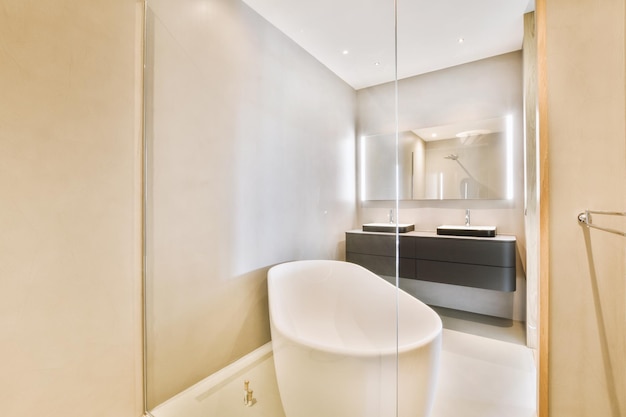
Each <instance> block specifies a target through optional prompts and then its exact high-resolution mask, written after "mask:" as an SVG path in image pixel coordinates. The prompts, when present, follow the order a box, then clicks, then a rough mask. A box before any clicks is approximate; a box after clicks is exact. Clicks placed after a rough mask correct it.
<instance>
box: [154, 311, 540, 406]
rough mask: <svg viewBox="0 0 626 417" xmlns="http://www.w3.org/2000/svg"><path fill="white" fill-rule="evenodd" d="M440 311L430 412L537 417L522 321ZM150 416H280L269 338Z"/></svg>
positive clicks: (530, 353) (530, 357)
mask: <svg viewBox="0 0 626 417" xmlns="http://www.w3.org/2000/svg"><path fill="white" fill-rule="evenodd" d="M438 312H439V313H440V315H441V316H442V319H443V322H444V327H445V328H444V331H443V347H442V355H441V365H440V372H439V381H438V385H437V394H436V397H435V403H434V406H433V410H432V413H431V416H430V417H502V416H506V417H534V416H536V412H535V404H536V401H535V395H536V394H535V391H536V390H535V381H536V377H535V363H534V358H533V351H532V350H530V349H528V348H527V347H526V346H524V344H523V343H524V342H523V325H522V324H521V323H515V322H507V321H506V320H504V321H503V320H500V321H498V320H499V319H495V321H494V320H493V319H490V318H485V317H484V316H482V317H481V316H478V315H471V314H470V315H465V314H464V313H460V315H459V314H458V312H454V311H449V310H445V309H444V310H442V311H439V310H438ZM453 329H462V330H463V331H459V330H453ZM472 333H473V334H472ZM485 336H488V337H485ZM498 339H500V340H498ZM244 380H249V381H250V388H251V389H252V390H253V391H254V397H255V398H256V402H255V404H254V405H253V406H251V407H245V406H244V405H243V381H244ZM152 414H153V415H154V416H155V417H285V414H284V412H283V410H282V407H281V404H280V397H279V394H278V387H277V385H276V376H275V374H274V362H273V357H272V352H271V344H267V345H265V346H264V347H262V348H260V349H258V350H257V351H255V352H254V353H253V354H251V355H248V356H247V357H246V358H244V359H242V360H241V361H239V362H238V363H235V364H233V365H232V366H231V367H228V368H225V369H224V370H222V371H220V372H219V373H218V374H215V375H212V376H211V377H209V378H207V379H206V380H204V381H202V382H200V383H198V384H196V385H195V386H193V387H191V388H190V389H188V390H186V391H184V392H182V393H181V394H179V395H177V396H175V397H174V398H172V399H170V400H169V401H167V402H165V403H164V404H161V405H160V406H159V407H157V408H156V409H155V410H153V411H152Z"/></svg>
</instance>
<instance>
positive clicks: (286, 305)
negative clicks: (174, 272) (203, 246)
mask: <svg viewBox="0 0 626 417" xmlns="http://www.w3.org/2000/svg"><path fill="white" fill-rule="evenodd" d="M268 293H269V310H270V328H271V334H272V344H273V350H274V363H275V368H276V377H277V380H278V388H279V392H280V397H281V400H282V403H283V408H284V410H285V415H286V416H287V417H357V416H358V417H395V416H396V407H397V411H398V413H397V416H400V417H409V416H410V417H426V416H428V415H429V413H430V409H431V406H432V402H433V398H434V390H435V383H436V379H437V378H436V377H437V371H438V363H439V352H440V350H441V328H442V327H441V319H440V318H439V316H438V315H437V314H436V313H435V312H434V311H433V310H432V309H431V308H430V307H428V306H427V305H426V304H424V303H422V302H421V301H419V300H417V299H415V298H414V297H412V296H410V295H409V294H407V293H405V292H404V291H402V290H398V291H397V292H396V288H395V287H394V286H393V285H391V284H389V283H388V282H387V281H385V280H383V279H382V278H380V277H379V276H377V275H375V274H373V273H372V272H370V271H368V270H367V269H365V268H363V267H361V266H359V265H356V264H352V263H347V262H340V261H296V262H290V263H285V264H281V265H277V266H275V267H273V268H271V269H270V271H269V272H268ZM396 300H398V303H396ZM396 305H397V306H398V317H399V321H398V322H396ZM396 326H397V327H396ZM396 328H397V329H398V331H396ZM396 342H397V343H396ZM396 346H397V347H396ZM396 353H398V356H397V358H398V361H397V362H396ZM396 371H397V372H396ZM396 394H397V395H396ZM396 404H397V406H396Z"/></svg>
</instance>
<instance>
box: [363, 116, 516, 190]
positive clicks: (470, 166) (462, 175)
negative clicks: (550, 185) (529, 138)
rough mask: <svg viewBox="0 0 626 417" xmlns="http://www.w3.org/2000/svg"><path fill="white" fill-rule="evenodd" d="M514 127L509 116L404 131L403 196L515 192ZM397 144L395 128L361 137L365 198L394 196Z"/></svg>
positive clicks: (400, 173)
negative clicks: (513, 162)
mask: <svg viewBox="0 0 626 417" xmlns="http://www.w3.org/2000/svg"><path fill="white" fill-rule="evenodd" d="M511 130H512V117H511V116H506V117H498V118H492V119H484V120H477V121H473V122H463V123H456V124H450V125H444V126H433V127H426V128H420V129H414V130H407V131H403V132H399V133H398V181H399V184H398V192H399V198H400V199H401V200H448V199H463V200H467V199H508V198H510V197H511V196H512V190H511V187H512V180H511V179H510V176H511V174H512V172H511V170H510V169H509V167H510V165H511V163H512V156H511V152H512V143H511V140H512V136H513V134H512V131H511ZM395 145H396V137H395V133H392V134H383V135H371V136H364V137H363V138H362V143H361V147H360V149H361V158H362V160H361V164H362V166H361V168H362V169H361V177H362V178H361V181H362V185H363V190H362V194H363V199H364V200H393V199H394V198H395V191H396V189H395V180H396V179H395V176H394V175H393V172H394V166H395V164H396V150H395Z"/></svg>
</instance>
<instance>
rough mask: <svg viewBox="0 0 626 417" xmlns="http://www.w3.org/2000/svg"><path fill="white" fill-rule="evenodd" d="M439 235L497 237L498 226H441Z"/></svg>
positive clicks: (438, 231)
mask: <svg viewBox="0 0 626 417" xmlns="http://www.w3.org/2000/svg"><path fill="white" fill-rule="evenodd" d="M437 234H438V235H448V236H473V237H496V226H455V225H447V224H445V225H441V226H439V227H437Z"/></svg>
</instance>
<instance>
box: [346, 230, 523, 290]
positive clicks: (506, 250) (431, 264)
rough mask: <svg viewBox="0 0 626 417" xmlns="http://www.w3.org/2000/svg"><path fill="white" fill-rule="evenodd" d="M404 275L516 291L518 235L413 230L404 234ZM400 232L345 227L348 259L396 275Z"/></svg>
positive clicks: (401, 247)
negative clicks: (474, 235)
mask: <svg viewBox="0 0 626 417" xmlns="http://www.w3.org/2000/svg"><path fill="white" fill-rule="evenodd" d="M399 239H400V242H399V243H400V244H399V248H398V251H399V275H400V277H402V278H408V279H417V280H421V281H432V282H440V283H444V284H453V285H463V286H467V287H476V288H484V289H490V290H498V291H515V275H516V273H515V250H516V249H515V237H512V236H499V237H496V238H467V237H456V236H455V237H451V236H439V235H436V234H434V233H426V232H410V233H406V234H402V235H400V236H399ZM395 254H396V247H395V235H394V234H390V233H371V232H361V231H358V230H356V231H351V232H346V261H348V262H352V263H356V264H359V265H361V266H363V267H365V268H367V269H369V270H370V271H372V272H374V273H376V274H379V275H387V276H395V274H396V263H395Z"/></svg>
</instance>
